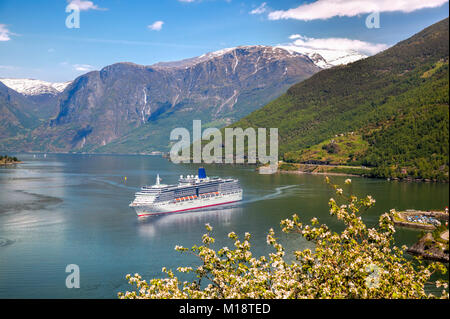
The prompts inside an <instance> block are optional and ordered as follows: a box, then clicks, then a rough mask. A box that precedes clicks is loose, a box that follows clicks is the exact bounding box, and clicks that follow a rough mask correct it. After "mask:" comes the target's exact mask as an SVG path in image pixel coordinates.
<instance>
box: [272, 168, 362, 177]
mask: <svg viewBox="0 0 450 319" xmlns="http://www.w3.org/2000/svg"><path fill="white" fill-rule="evenodd" d="M278 173H280V174H295V175H302V174H308V175H330V176H353V177H367V176H362V175H356V174H350V173H348V174H347V173H333V172H329V173H324V172H304V171H285V170H279V171H278ZM368 178H369V177H368Z"/></svg>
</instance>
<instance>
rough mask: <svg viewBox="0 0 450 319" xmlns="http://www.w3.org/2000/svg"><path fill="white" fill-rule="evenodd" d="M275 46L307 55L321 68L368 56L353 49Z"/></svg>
mask: <svg viewBox="0 0 450 319" xmlns="http://www.w3.org/2000/svg"><path fill="white" fill-rule="evenodd" d="M277 48H282V49H285V50H287V51H289V52H292V53H300V54H304V55H307V56H308V57H309V58H310V59H311V60H313V62H314V63H315V64H316V65H317V66H318V67H320V68H322V69H327V68H331V67H333V66H337V65H345V64H349V63H352V62H355V61H358V60H361V59H365V58H367V57H368V56H367V55H365V54H362V53H359V52H357V51H353V50H349V51H342V50H330V49H310V48H305V47H299V46H295V45H285V46H283V45H280V46H277Z"/></svg>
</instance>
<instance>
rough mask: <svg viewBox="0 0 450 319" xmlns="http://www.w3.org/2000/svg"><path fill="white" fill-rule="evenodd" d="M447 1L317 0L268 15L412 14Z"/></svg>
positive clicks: (276, 17)
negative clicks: (398, 12)
mask: <svg viewBox="0 0 450 319" xmlns="http://www.w3.org/2000/svg"><path fill="white" fill-rule="evenodd" d="M447 2H448V0H426V1H424V0H394V1H393V0H317V1H315V2H312V3H307V4H302V5H300V6H298V7H297V8H294V9H289V10H279V11H273V12H270V13H269V19H270V20H281V19H296V20H303V21H310V20H316V19H324V20H325V19H329V18H332V17H336V16H338V17H353V16H357V15H359V14H367V13H373V12H394V11H401V12H405V13H409V12H413V11H416V10H420V9H425V8H436V7H440V6H441V5H443V4H444V3H447Z"/></svg>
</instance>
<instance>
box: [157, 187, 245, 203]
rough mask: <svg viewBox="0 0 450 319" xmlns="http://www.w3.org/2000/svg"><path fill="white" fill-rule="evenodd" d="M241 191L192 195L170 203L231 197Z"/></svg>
mask: <svg viewBox="0 0 450 319" xmlns="http://www.w3.org/2000/svg"><path fill="white" fill-rule="evenodd" d="M240 192H241V191H240V190H239V191H231V192H224V193H222V194H220V193H219V192H213V193H207V194H202V195H199V196H196V195H193V196H187V197H181V198H176V199H175V200H174V201H170V202H172V203H181V202H187V201H191V200H195V199H206V200H208V199H209V198H212V197H217V196H220V195H231V194H237V193H240ZM165 204H166V203H161V202H160V203H157V204H155V206H159V205H165Z"/></svg>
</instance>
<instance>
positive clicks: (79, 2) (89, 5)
mask: <svg viewBox="0 0 450 319" xmlns="http://www.w3.org/2000/svg"><path fill="white" fill-rule="evenodd" d="M67 2H68V3H69V4H68V5H69V6H74V7H77V8H78V9H79V10H80V11H88V10H106V9H105V8H99V6H97V5H96V4H94V3H93V2H92V1H83V0H67Z"/></svg>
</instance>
